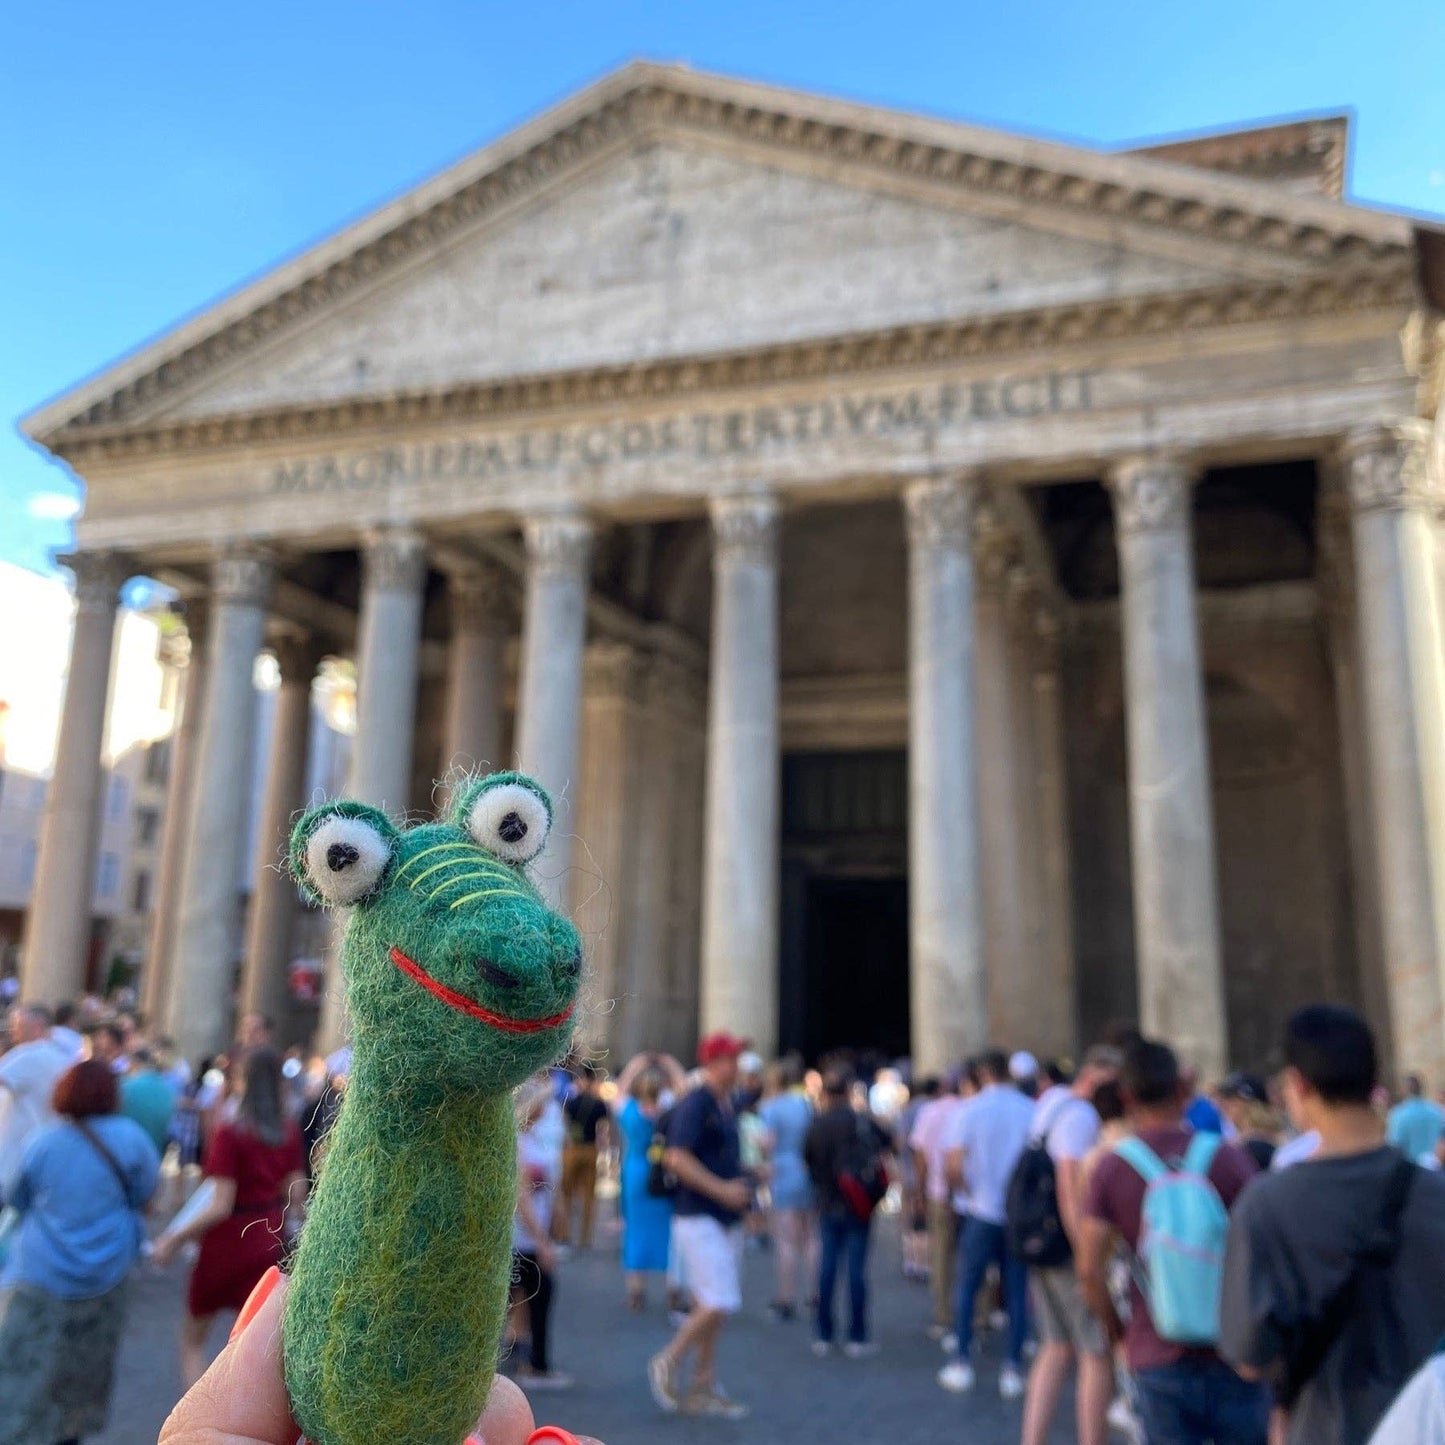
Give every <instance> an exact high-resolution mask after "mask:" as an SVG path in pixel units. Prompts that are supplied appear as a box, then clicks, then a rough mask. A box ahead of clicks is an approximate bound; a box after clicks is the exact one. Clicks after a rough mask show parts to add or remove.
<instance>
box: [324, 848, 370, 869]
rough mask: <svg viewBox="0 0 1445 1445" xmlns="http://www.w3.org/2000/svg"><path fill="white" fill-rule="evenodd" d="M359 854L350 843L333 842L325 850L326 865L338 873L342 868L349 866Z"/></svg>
mask: <svg viewBox="0 0 1445 1445" xmlns="http://www.w3.org/2000/svg"><path fill="white" fill-rule="evenodd" d="M360 857H361V854H360V853H358V852H357V851H356V848H355V846H354V845H353V844H351V843H333V844H332V845H331V846H330V847H329V848H328V849H327V850H326V866H327V867H328V868H329V869H331V871H332V872H333V873H340V872H341V870H342V869H343V868H350V867H351V865H352V864H353V863H355V862H356V860H357V859H358V858H360Z"/></svg>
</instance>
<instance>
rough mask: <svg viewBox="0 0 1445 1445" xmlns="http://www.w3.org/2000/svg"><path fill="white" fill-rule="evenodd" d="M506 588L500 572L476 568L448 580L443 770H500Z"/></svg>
mask: <svg viewBox="0 0 1445 1445" xmlns="http://www.w3.org/2000/svg"><path fill="white" fill-rule="evenodd" d="M508 592H509V588H508V586H507V582H506V579H505V578H504V576H503V574H502V572H501V569H500V568H498V567H494V566H490V565H484V564H482V563H477V564H475V565H473V566H468V567H466V568H454V569H453V570H452V571H451V572H450V573H449V575H448V579H447V594H448V599H449V601H450V604H451V621H452V636H451V643H450V646H449V647H448V657H447V701H446V721H445V726H444V730H443V733H442V771H443V773H446V774H451V773H453V771H454V770H461V771H465V772H469V773H470V772H475V771H482V772H491V771H492V770H494V769H496V768H498V767H501V766H502V704H503V701H504V697H503V693H504V690H505V688H506V658H507V624H508V622H509V620H510V618H509V612H510V608H509V607H508V605H507V597H508Z"/></svg>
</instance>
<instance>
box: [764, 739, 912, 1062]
mask: <svg viewBox="0 0 1445 1445" xmlns="http://www.w3.org/2000/svg"><path fill="white" fill-rule="evenodd" d="M907 798H908V778H907V765H906V757H905V755H904V754H903V753H901V752H863V753H802V754H790V755H789V756H787V757H785V758H784V759H783V836H782V856H783V880H782V882H783V887H782V920H781V923H782V930H781V942H782V957H781V960H780V962H781V972H782V978H781V994H782V996H781V998H780V1000H779V1003H780V1010H779V1035H780V1042H781V1044H782V1047H783V1048H784V1049H797V1050H799V1051H800V1052H801V1053H802V1054H803V1055H804V1056H805V1057H806V1058H807V1059H809V1060H810V1061H811V1060H815V1059H817V1058H818V1057H819V1056H820V1055H822V1054H826V1053H828V1052H829V1051H831V1050H834V1049H841V1048H848V1049H854V1050H857V1051H860V1052H870V1053H876V1054H880V1055H883V1056H886V1057H890V1058H892V1057H897V1056H899V1055H902V1054H906V1053H907V1052H908V1047H909V1016H908V879H907V872H906V869H907V830H908V818H907Z"/></svg>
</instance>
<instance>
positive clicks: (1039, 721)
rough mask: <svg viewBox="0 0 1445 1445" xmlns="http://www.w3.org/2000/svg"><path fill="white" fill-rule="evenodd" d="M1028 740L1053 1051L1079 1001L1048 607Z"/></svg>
mask: <svg viewBox="0 0 1445 1445" xmlns="http://www.w3.org/2000/svg"><path fill="white" fill-rule="evenodd" d="M1034 631H1035V638H1036V646H1035V650H1034V668H1033V701H1034V736H1035V738H1036V740H1037V748H1038V775H1037V787H1038V817H1039V834H1040V842H1039V846H1040V859H1039V863H1040V868H1041V872H1042V879H1043V897H1042V899H1041V904H1042V907H1041V915H1042V919H1043V940H1044V942H1043V948H1044V974H1043V976H1044V977H1045V978H1046V979H1047V981H1048V982H1047V990H1048V999H1047V1002H1046V1003H1045V1004H1044V1009H1045V1020H1044V1027H1043V1029H1042V1030H1041V1032H1043V1034H1044V1036H1045V1037H1046V1038H1048V1039H1049V1040H1050V1043H1049V1047H1050V1048H1051V1049H1053V1050H1054V1051H1056V1052H1062V1053H1073V1052H1074V1051H1075V1049H1076V1048H1077V1047H1078V1043H1079V1039H1078V1029H1079V1021H1078V1020H1079V1000H1078V982H1077V978H1076V973H1075V968H1074V912H1073V909H1074V898H1073V875H1072V870H1071V867H1070V858H1069V801H1068V775H1067V772H1066V767H1065V762H1064V756H1065V750H1064V715H1063V700H1062V678H1061V676H1060V672H1061V668H1060V659H1059V618H1058V614H1057V613H1056V612H1055V611H1054V610H1053V608H1051V607H1048V606H1039V607H1038V608H1036V609H1035V612H1034Z"/></svg>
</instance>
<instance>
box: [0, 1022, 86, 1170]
mask: <svg viewBox="0 0 1445 1445" xmlns="http://www.w3.org/2000/svg"><path fill="white" fill-rule="evenodd" d="M52 1022H53V1019H52V1017H51V1013H50V1010H49V1009H48V1008H46V1007H45V1006H44V1005H43V1004H36V1003H22V1004H19V1005H18V1006H17V1007H16V1008H14V1009H12V1010H11V1013H10V1042H11V1044H12V1047H11V1049H10V1050H9V1052H7V1053H5V1054H3V1055H0V1196H3V1195H5V1194H7V1193H9V1191H10V1189H11V1188H12V1187H13V1185H14V1183H15V1180H16V1178H17V1177H18V1176H19V1173H20V1163H21V1158H22V1156H23V1155H24V1153H25V1146H26V1145H27V1144H28V1143H29V1142H30V1140H31V1139H32V1138H33V1137H34V1136H35V1135H36V1134H37V1133H39V1132H40V1130H41V1129H43V1128H44V1127H45V1126H46V1125H47V1124H53V1123H54V1122H55V1113H54V1111H53V1110H52V1109H51V1107H50V1096H51V1095H52V1094H53V1093H54V1092H55V1086H56V1084H57V1083H58V1082H59V1081H60V1076H61V1075H62V1074H63V1073H64V1072H65V1071H66V1069H68V1068H69V1067H70V1066H71V1064H73V1063H74V1062H75V1060H74V1059H73V1058H72V1057H71V1055H70V1054H69V1053H68V1052H67V1051H66V1050H65V1048H64V1047H63V1046H62V1045H61V1044H60V1043H59V1042H58V1041H57V1040H55V1039H54V1038H52V1037H51V1034H50V1026H51V1023H52Z"/></svg>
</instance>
